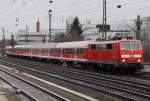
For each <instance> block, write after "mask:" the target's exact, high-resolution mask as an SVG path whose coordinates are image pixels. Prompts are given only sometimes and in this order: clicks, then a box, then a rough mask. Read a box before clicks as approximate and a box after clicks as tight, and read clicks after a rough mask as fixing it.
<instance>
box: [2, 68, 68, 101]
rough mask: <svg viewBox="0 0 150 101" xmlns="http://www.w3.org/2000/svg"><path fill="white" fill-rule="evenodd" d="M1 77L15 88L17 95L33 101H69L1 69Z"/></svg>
mask: <svg viewBox="0 0 150 101" xmlns="http://www.w3.org/2000/svg"><path fill="white" fill-rule="evenodd" d="M0 77H1V79H3V80H4V81H6V82H7V83H9V84H10V85H11V86H13V87H14V88H15V89H16V93H21V94H23V95H25V96H26V97H27V98H28V99H29V100H31V101H69V100H67V99H65V98H63V97H61V96H59V95H57V94H54V93H51V92H50V91H48V90H45V89H43V88H41V87H40V86H38V85H36V84H33V83H32V82H30V81H27V80H25V79H23V78H20V77H18V76H16V75H14V74H13V73H10V72H6V71H5V70H3V69H0Z"/></svg>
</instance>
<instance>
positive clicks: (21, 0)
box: [0, 0, 150, 36]
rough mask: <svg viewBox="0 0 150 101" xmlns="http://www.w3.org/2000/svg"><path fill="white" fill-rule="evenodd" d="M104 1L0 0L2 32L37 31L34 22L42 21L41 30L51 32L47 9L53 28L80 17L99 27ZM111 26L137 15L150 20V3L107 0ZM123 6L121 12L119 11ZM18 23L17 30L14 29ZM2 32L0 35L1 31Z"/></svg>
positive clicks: (108, 17) (139, 0) (60, 26)
mask: <svg viewBox="0 0 150 101" xmlns="http://www.w3.org/2000/svg"><path fill="white" fill-rule="evenodd" d="M102 2H103V0H53V3H52V4H50V3H49V0H1V3H0V28H5V30H6V34H7V36H10V33H11V32H17V31H18V30H19V29H25V26H26V25H29V28H30V30H31V31H35V22H36V21H37V19H38V17H39V18H40V22H41V28H42V29H48V9H50V8H52V10H53V13H52V14H53V16H52V28H54V29H59V28H61V29H63V28H65V20H66V19H68V18H69V17H73V16H78V17H79V19H80V21H81V23H86V19H87V20H91V23H93V24H97V23H101V21H102ZM107 3H108V5H107V19H108V23H117V22H121V21H122V20H126V21H131V20H134V19H135V18H136V16H137V14H139V15H141V16H142V17H144V16H150V0H107ZM117 5H122V8H119V9H118V8H117ZM15 20H18V26H15V24H16V23H15ZM0 32H1V31H0Z"/></svg>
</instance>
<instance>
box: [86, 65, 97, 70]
mask: <svg viewBox="0 0 150 101" xmlns="http://www.w3.org/2000/svg"><path fill="white" fill-rule="evenodd" d="M95 65H96V64H87V68H88V69H89V70H94V68H95Z"/></svg>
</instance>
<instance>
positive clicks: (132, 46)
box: [121, 42, 141, 50]
mask: <svg viewBox="0 0 150 101" xmlns="http://www.w3.org/2000/svg"><path fill="white" fill-rule="evenodd" d="M121 49H126V50H130V49H141V44H140V42H121Z"/></svg>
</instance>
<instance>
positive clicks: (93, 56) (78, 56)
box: [6, 40, 143, 73]
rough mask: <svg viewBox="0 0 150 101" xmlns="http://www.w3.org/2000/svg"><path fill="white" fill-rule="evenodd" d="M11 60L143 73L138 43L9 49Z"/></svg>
mask: <svg viewBox="0 0 150 101" xmlns="http://www.w3.org/2000/svg"><path fill="white" fill-rule="evenodd" d="M6 53H7V55H8V56H19V57H24V56H25V57H30V58H37V59H46V60H49V61H52V62H59V63H63V62H64V61H65V62H66V63H67V64H68V65H72V64H74V63H78V64H80V65H81V66H83V67H88V68H93V69H96V70H98V71H107V72H108V71H109V72H132V73H133V72H136V71H138V70H141V69H143V64H142V62H143V47H142V44H141V41H139V40H114V41H101V42H92V41H80V42H64V43H50V44H40V45H32V46H31V45H27V46H26V45H21V46H15V47H14V48H11V47H7V52H6Z"/></svg>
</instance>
